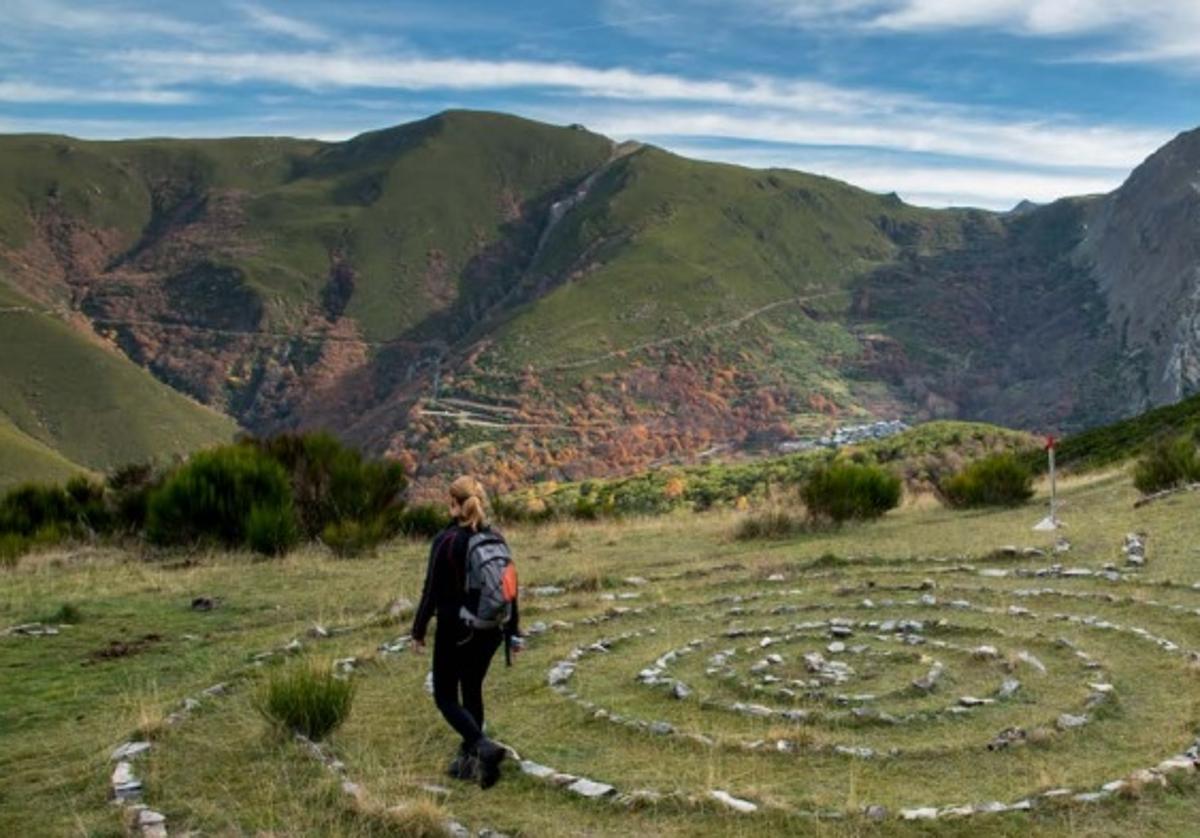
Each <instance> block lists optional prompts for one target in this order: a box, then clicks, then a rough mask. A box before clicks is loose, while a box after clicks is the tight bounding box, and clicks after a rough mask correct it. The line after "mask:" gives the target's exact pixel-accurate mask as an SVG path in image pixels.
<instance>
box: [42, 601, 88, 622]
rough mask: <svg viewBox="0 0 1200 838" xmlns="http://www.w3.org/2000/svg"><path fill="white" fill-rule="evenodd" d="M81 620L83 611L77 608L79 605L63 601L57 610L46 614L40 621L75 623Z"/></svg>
mask: <svg viewBox="0 0 1200 838" xmlns="http://www.w3.org/2000/svg"><path fill="white" fill-rule="evenodd" d="M82 621H83V612H82V611H80V610H79V606H77V605H75V604H74V603H70V602H64V603H63V604H62V605H60V606H59V607H58V609H57V610H55V611H53V612H52V613H50V614H48V615H46V616H45V617H43V618H42V619H41V620H38V622H40V623H54V624H58V625H69V626H73V625H77V624H78V623H80V622H82Z"/></svg>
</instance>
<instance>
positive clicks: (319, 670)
mask: <svg viewBox="0 0 1200 838" xmlns="http://www.w3.org/2000/svg"><path fill="white" fill-rule="evenodd" d="M354 693H355V685H354V683H353V682H352V681H348V680H343V679H341V678H338V677H336V676H335V675H334V673H333V669H332V667H331V666H329V665H327V664H326V665H321V664H319V663H316V662H312V661H305V662H301V663H296V664H292V665H289V666H287V667H285V668H284V669H282V670H278V671H276V672H272V673H271V675H270V676H269V677H268V679H267V682H266V684H265V685H263V687H262V689H261V690H260V691H259V693H258V695H257V696H256V697H255V707H256V709H257V710H258V711H259V712H260V713H261V714H262V715H263V717H264V718H265V719H266V720H267V721H268V722H270V723H271V724H272V725H275V726H277V727H278V728H280V729H281V730H284V731H290V732H293V733H302V734H304V735H305V736H307V737H308V738H309V739H312V740H314V741H317V740H320V739H323V738H324V737H325V736H327V735H328V734H330V733H332V732H333V731H334V730H335V729H336V728H337V727H338V726H339V725H341V723H342V722H344V721H345V720H346V717H347V716H349V715H350V706H351V704H352V703H353V701H354Z"/></svg>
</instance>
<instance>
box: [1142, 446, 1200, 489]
mask: <svg viewBox="0 0 1200 838" xmlns="http://www.w3.org/2000/svg"><path fill="white" fill-rule="evenodd" d="M1187 483H1200V451H1197V449H1196V441H1195V439H1194V438H1193V437H1192V436H1191V435H1184V436H1178V437H1173V438H1168V439H1162V440H1159V441H1158V442H1156V443H1154V444H1153V445H1152V446H1151V447H1150V448H1149V450H1147V451H1146V453H1145V454H1143V455H1142V457H1141V459H1139V460H1138V462H1137V465H1136V466H1134V469H1133V485H1134V486H1136V487H1137V490H1138V491H1139V492H1141V493H1142V494H1150V493H1151V492H1159V491H1162V490H1164V489H1173V488H1175V487H1176V486H1182V485H1185V484H1187Z"/></svg>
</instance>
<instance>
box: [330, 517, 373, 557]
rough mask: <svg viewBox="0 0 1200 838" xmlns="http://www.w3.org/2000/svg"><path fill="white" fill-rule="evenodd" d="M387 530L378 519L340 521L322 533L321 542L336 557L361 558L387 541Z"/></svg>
mask: <svg viewBox="0 0 1200 838" xmlns="http://www.w3.org/2000/svg"><path fill="white" fill-rule="evenodd" d="M387 532H388V531H387V528H386V527H385V525H384V524H383V523H382V522H381V521H380V520H378V519H376V520H374V521H365V522H364V521H338V522H336V523H333V524H329V525H327V526H326V527H325V529H324V530H323V531H322V532H321V541H322V542H323V543H324V544H325V546H326V547H328V548H329V549H330V550H332V551H333V554H334V555H335V556H338V557H340V558H350V557H352V556H361V555H362V554H363V553H365V552H367V551H368V550H370V549H371V548H373V547H375V546H376V545H378V544H380V543H381V542H383V541H386V540H387V538H388V534H387Z"/></svg>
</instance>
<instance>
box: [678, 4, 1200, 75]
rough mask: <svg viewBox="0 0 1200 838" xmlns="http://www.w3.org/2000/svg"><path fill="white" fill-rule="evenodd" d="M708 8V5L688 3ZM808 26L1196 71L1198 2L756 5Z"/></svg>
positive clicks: (1198, 57)
mask: <svg viewBox="0 0 1200 838" xmlns="http://www.w3.org/2000/svg"><path fill="white" fill-rule="evenodd" d="M692 2H701V3H703V2H705V0H692ZM757 2H758V3H759V4H761V5H762V6H763V7H764V8H768V9H770V10H772V12H774V13H775V14H778V15H780V16H781V19H782V20H784V21H787V20H790V21H791V22H793V23H795V24H797V25H802V26H806V27H822V28H850V29H865V30H868V31H869V30H875V31H880V32H910V33H919V32H940V31H951V30H958V29H979V30H999V31H1003V32H1008V33H1012V34H1017V35H1023V36H1029V37H1039V38H1084V37H1087V38H1094V39H1099V40H1102V41H1104V44H1103V45H1102V47H1101V48H1098V49H1093V50H1089V51H1085V52H1080V53H1076V54H1073V56H1072V58H1073V59H1074V60H1078V61H1083V62H1092V61H1095V62H1116V61H1119V62H1124V63H1148V64H1149V63H1158V64H1181V65H1185V66H1200V44H1198V39H1197V35H1196V33H1197V32H1198V31H1200V2H1197V0H757Z"/></svg>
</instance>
